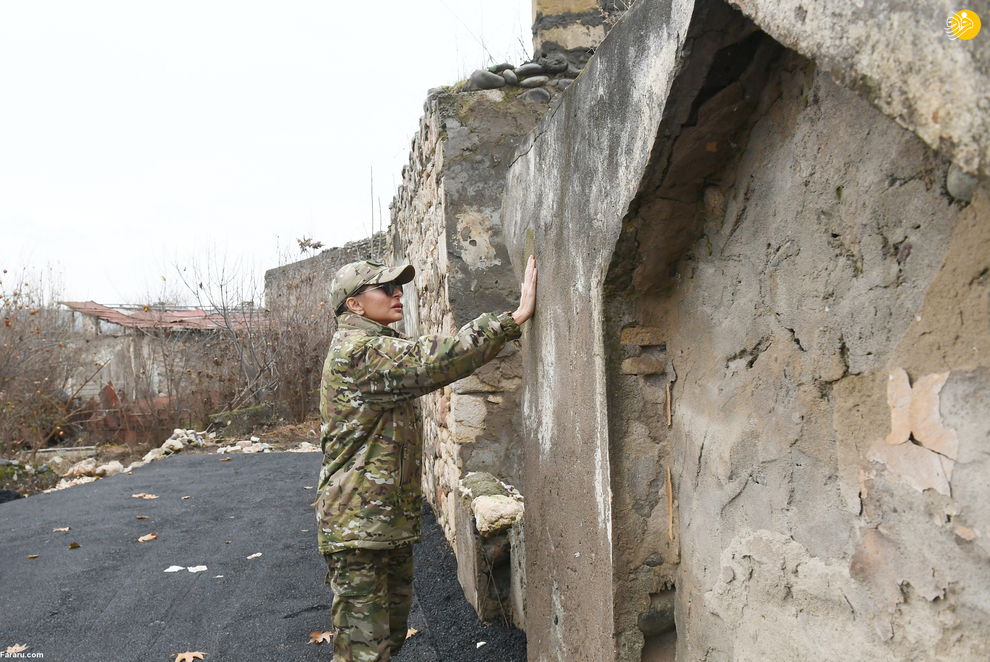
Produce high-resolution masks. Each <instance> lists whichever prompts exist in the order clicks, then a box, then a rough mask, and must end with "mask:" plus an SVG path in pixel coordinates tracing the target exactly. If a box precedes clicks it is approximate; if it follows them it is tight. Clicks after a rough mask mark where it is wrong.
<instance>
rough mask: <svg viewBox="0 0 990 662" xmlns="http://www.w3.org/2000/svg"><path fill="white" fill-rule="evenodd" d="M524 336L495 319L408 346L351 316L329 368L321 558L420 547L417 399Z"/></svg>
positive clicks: (342, 324) (323, 394)
mask: <svg viewBox="0 0 990 662" xmlns="http://www.w3.org/2000/svg"><path fill="white" fill-rule="evenodd" d="M519 337H520V332H519V326H518V325H517V324H516V323H515V321H514V320H513V319H512V317H511V316H510V315H509V314H508V313H505V314H502V315H498V316H495V315H494V314H491V313H486V314H484V315H482V316H481V317H479V318H478V319H476V320H474V321H473V322H471V323H469V324H467V325H466V326H464V328H462V329H461V330H460V331H458V332H457V335H454V336H450V337H443V336H423V337H421V338H418V339H409V338H406V337H405V336H403V335H401V334H400V333H399V332H397V331H394V330H393V329H391V328H389V327H387V326H382V325H381V324H378V323H377V322H373V321H371V320H369V319H366V318H364V317H361V316H359V315H354V314H352V313H346V314H344V315H341V316H340V318H339V320H338V325H337V333H335V334H334V336H333V340H332V341H331V343H330V351H329V353H328V354H327V359H326V362H325V363H324V365H323V384H322V386H321V389H320V418H321V419H322V422H323V427H322V433H321V442H322V447H323V468H322V470H321V471H320V488H319V489H320V492H319V495H318V497H317V500H316V517H317V520H318V526H319V529H318V538H319V545H320V552H321V553H323V554H328V553H332V552H337V551H340V550H343V549H347V548H351V547H362V548H366V549H382V548H391V547H396V546H398V545H401V544H406V543H412V542H415V541H417V540H419V537H420V528H421V517H422V516H421V511H422V491H421V488H420V482H421V476H420V474H421V470H422V436H423V435H422V420H421V415H420V412H419V407H418V406H417V404H416V403H415V398H417V397H419V396H421V395H424V394H426V393H429V392H430V391H434V390H436V389H439V388H442V387H444V386H446V385H447V384H449V383H451V382H453V381H456V380H458V379H461V378H462V377H466V376H467V375H469V374H471V373H472V372H474V371H475V370H477V369H478V368H479V367H481V366H482V365H484V364H485V363H487V362H488V361H490V360H492V359H493V358H495V356H496V355H497V354H498V353H499V351H501V349H502V348H503V347H504V346H505V344H506V342H508V341H509V340H514V339H516V338H519Z"/></svg>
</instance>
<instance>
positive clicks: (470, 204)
mask: <svg viewBox="0 0 990 662" xmlns="http://www.w3.org/2000/svg"><path fill="white" fill-rule="evenodd" d="M522 92H523V90H521V89H519V88H503V89H499V90H485V91H476V92H461V93H450V92H443V91H439V90H437V91H434V92H433V93H432V94H431V95H430V97H429V98H428V99H427V102H426V107H425V110H426V114H425V115H424V117H423V118H422V120H421V122H420V127H419V131H418V133H417V134H416V137H415V138H414V140H413V143H412V149H411V153H410V160H409V165H408V166H407V167H405V168H404V169H403V178H402V185H401V186H400V188H399V191H398V194H397V196H396V198H395V200H394V201H393V203H392V205H391V211H392V244H393V247H394V248H393V251H394V255H393V260H394V263H395V264H404V263H409V264H412V265H414V266H415V267H416V278H415V281H414V282H413V283H412V284H411V287H407V293H406V295H405V297H404V299H403V301H404V302H405V331H406V333H408V334H410V335H423V334H430V333H436V334H444V335H449V334H453V333H455V332H456V331H457V329H458V328H459V327H460V326H462V325H464V324H466V323H467V322H469V321H471V320H472V319H474V318H475V317H477V316H478V315H479V314H481V313H484V312H497V313H501V312H505V311H509V310H513V309H515V307H516V305H517V304H518V297H519V289H518V280H517V279H516V278H515V275H514V273H513V272H512V269H511V266H510V263H509V258H508V254H507V253H506V249H505V245H504V242H503V239H502V229H501V199H502V191H503V186H504V181H505V169H506V167H507V164H508V161H509V155H510V154H511V153H512V150H513V149H514V148H515V146H516V145H517V144H518V143H519V141H520V139H521V137H522V136H524V135H525V134H526V133H528V132H529V131H530V130H531V129H532V127H533V126H534V125H535V124H536V120H537V119H538V117H539V116H540V115H541V114H542V113H543V112H545V110H546V108H547V106H546V104H541V103H533V102H530V101H525V100H522V99H518V98H517V96H518V95H519V94H520V93H522ZM521 370H522V365H521V357H520V355H519V352H518V343H510V344H509V345H508V346H507V347H506V348H505V349H504V350H503V352H502V353H501V354H500V355H499V357H498V358H496V359H495V360H494V361H492V362H491V363H489V364H487V365H486V366H484V367H483V368H482V369H481V370H479V371H478V372H476V373H475V374H474V375H472V376H471V377H468V378H466V379H463V380H461V381H459V382H456V383H454V384H453V385H452V386H448V387H446V388H445V389H443V390H441V391H437V392H435V393H432V394H430V395H427V396H426V397H424V398H423V399H422V407H423V426H424V450H423V458H424V462H425V466H424V481H423V490H424V493H425V495H426V498H427V499H428V500H429V501H430V503H431V504H432V505H433V507H434V509H435V511H436V513H437V518H438V520H439V521H440V523H441V524H442V525H443V529H444V533H445V534H446V536H447V538H448V540H450V541H451V543H452V544H453V545H454V548H455V550H456V552H457V555H458V564H459V578H460V580H461V584H462V586H463V587H464V589H465V593H466V594H467V596H468V599H469V601H471V603H472V604H473V605H474V606H475V608H476V609H478V611H479V614H481V615H482V616H483V617H485V618H491V617H494V616H496V615H497V614H498V613H499V610H504V611H506V612H507V611H508V605H507V604H505V603H506V600H507V598H508V596H507V595H504V592H505V590H507V588H506V587H504V586H503V587H502V589H504V590H502V593H503V595H499V590H500V589H498V588H496V587H494V586H487V584H489V583H492V582H493V580H491V577H490V575H491V572H487V573H486V572H483V570H489V569H485V568H479V567H478V558H479V557H478V551H477V548H478V547H479V545H480V543H479V545H476V544H475V542H476V541H475V540H474V536H475V529H474V524H473V516H472V512H471V499H470V498H467V499H464V498H461V491H460V490H459V485H460V484H461V481H462V478H463V477H464V476H466V475H467V474H468V473H469V472H485V473H488V474H492V475H493V476H495V477H497V478H499V479H501V480H502V481H504V482H505V483H508V484H510V485H518V484H521V482H522V480H523V475H524V471H523V463H522V450H521V442H520V426H521V421H520V406H519V395H520V390H519V385H520V381H521V380H520V377H521ZM482 565H483V564H482ZM489 589H491V590H489ZM492 598H494V599H492ZM500 598H501V600H502V602H503V604H502V605H499V599H500ZM515 619H516V621H517V622H521V614H517V615H516V617H515Z"/></svg>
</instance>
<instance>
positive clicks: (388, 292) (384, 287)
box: [354, 283, 402, 297]
mask: <svg viewBox="0 0 990 662" xmlns="http://www.w3.org/2000/svg"><path fill="white" fill-rule="evenodd" d="M368 290H381V291H382V292H384V293H385V296H388V297H390V296H392V295H393V294H395V293H396V292H399V293H401V292H402V285H400V284H398V283H382V284H381V285H372V286H370V287H369V286H365V287H362V288H361V291H360V292H358V294H364V293H365V292H367V291H368ZM354 296H357V294H355V295H354Z"/></svg>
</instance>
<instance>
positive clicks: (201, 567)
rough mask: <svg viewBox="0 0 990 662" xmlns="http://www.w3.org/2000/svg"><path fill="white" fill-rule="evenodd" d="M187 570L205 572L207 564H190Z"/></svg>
mask: <svg viewBox="0 0 990 662" xmlns="http://www.w3.org/2000/svg"><path fill="white" fill-rule="evenodd" d="M186 570H188V571H189V572H203V571H204V570H206V566H205V565H193V566H189V567H188V568H186Z"/></svg>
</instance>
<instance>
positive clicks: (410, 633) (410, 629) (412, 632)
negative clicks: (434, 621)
mask: <svg viewBox="0 0 990 662" xmlns="http://www.w3.org/2000/svg"><path fill="white" fill-rule="evenodd" d="M417 632H419V630H417V629H416V628H409V630H408V631H407V632H406V639H408V638H409V637H411V636H413V635H414V634H416V633H417Z"/></svg>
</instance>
